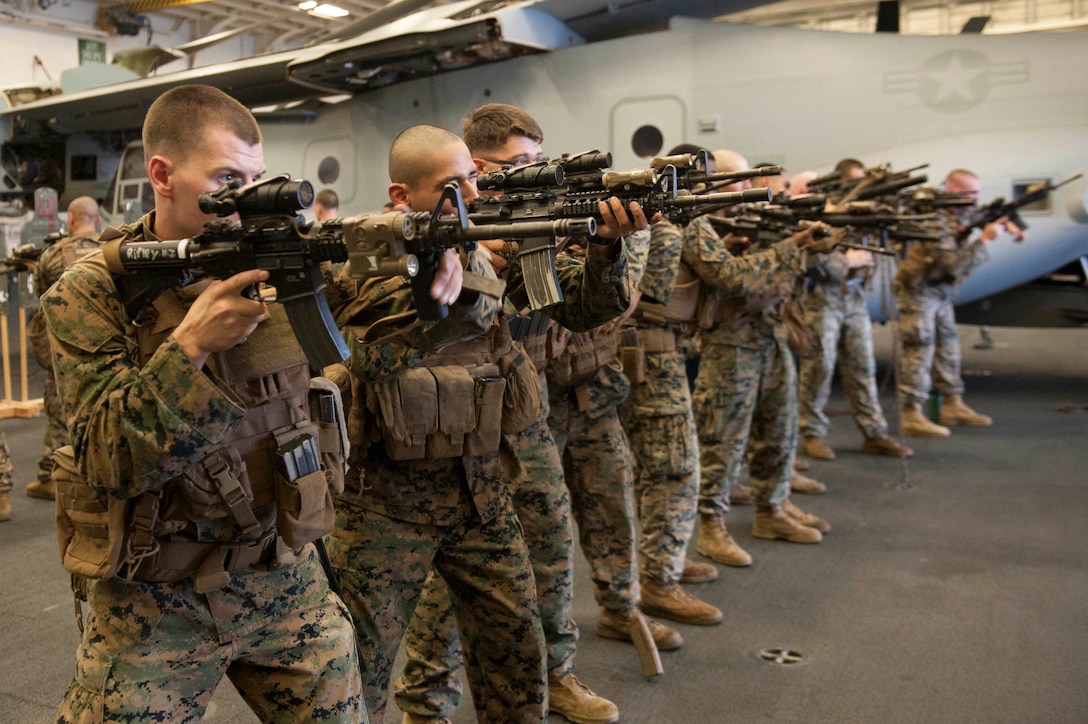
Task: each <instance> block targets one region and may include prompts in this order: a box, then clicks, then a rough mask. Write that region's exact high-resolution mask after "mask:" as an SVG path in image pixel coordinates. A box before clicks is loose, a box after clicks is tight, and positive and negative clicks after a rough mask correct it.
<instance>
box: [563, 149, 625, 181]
mask: <svg viewBox="0 0 1088 724" xmlns="http://www.w3.org/2000/svg"><path fill="white" fill-rule="evenodd" d="M559 163H560V164H561V165H562V166H563V170H564V171H565V172H566V174H567V176H575V175H577V174H580V173H593V172H594V171H601V170H603V169H606V168H608V167H609V166H611V165H612V154H611V153H608V152H607V151H583V152H582V153H576V154H574V155H571V156H568V155H567V154H563V157H562V158H560V159H559Z"/></svg>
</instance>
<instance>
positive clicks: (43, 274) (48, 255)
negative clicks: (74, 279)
mask: <svg viewBox="0 0 1088 724" xmlns="http://www.w3.org/2000/svg"><path fill="white" fill-rule="evenodd" d="M62 273H64V253H63V252H62V251H61V249H60V242H58V243H56V244H54V245H53V246H51V247H49V248H48V249H46V250H45V251H43V252H42V255H41V256H40V257H38V263H37V265H36V266H35V267H34V293H35V294H37V295H38V296H39V297H41V295H43V294H45V290H46V289H48V288H49V287H51V286H53V285H54V284H55V283H56V281H57V280H58V279H60V275H61V274H62Z"/></svg>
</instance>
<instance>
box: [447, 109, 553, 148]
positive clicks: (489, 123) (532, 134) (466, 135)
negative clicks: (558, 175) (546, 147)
mask: <svg viewBox="0 0 1088 724" xmlns="http://www.w3.org/2000/svg"><path fill="white" fill-rule="evenodd" d="M514 135H517V136H525V137H526V138H528V139H531V140H533V141H536V142H537V143H543V142H544V131H542V130H540V126H539V125H538V124H537V122H536V121H535V120H534V119H533V117H532V116H530V115H529V114H528V113H526V112H525V111H523V110H521V109H520V108H518V107H517V106H512V105H510V104H508V103H488V104H487V105H485V106H480V107H479V108H477V109H476V110H474V111H473V112H472V113H470V114H469V115H468V117H467V118H465V119H463V120H462V121H461V137H462V138H463V139H464V141H465V145H466V146H468V150H469V152H470V153H473V154H476V153H481V152H486V151H490V150H492V149H495V148H499V147H500V146H502V145H503V144H505V143H506V141H507V140H508V139H509V138H510V136H514Z"/></svg>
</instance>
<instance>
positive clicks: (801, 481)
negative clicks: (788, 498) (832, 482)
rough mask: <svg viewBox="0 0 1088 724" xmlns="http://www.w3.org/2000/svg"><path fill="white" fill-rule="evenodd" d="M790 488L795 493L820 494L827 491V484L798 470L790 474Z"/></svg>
mask: <svg viewBox="0 0 1088 724" xmlns="http://www.w3.org/2000/svg"><path fill="white" fill-rule="evenodd" d="M790 490H791V491H792V492H794V493H804V494H805V495H820V494H821V493H826V492H827V486H826V485H824V484H823V483H821V482H820V481H819V480H815V479H813V478H810V477H809V476H807V475H802V474H801V473H799V472H797V471H796V470H794V471H793V474H792V475H790Z"/></svg>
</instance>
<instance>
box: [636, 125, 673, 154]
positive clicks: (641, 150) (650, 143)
mask: <svg viewBox="0 0 1088 724" xmlns="http://www.w3.org/2000/svg"><path fill="white" fill-rule="evenodd" d="M664 145H665V137H664V136H662V135H661V131H659V130H658V129H657V126H642V127H640V128H639V129H638V130H636V131H635V132H634V133H633V134H632V135H631V150H632V151H634V152H635V155H636V156H642V157H643V158H652V157H654V156H657V155H659V154H660V153H661V147H662V146H664Z"/></svg>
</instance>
